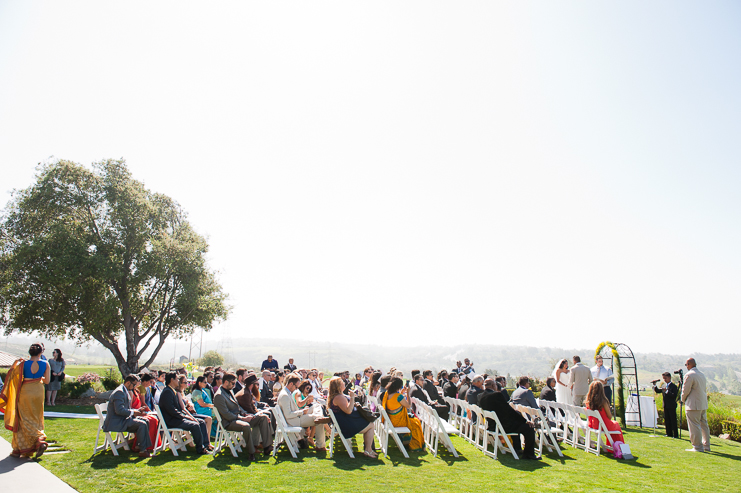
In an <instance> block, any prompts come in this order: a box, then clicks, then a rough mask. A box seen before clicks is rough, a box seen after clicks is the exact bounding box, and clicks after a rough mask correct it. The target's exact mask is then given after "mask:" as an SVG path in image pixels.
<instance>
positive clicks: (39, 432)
mask: <svg viewBox="0 0 741 493" xmlns="http://www.w3.org/2000/svg"><path fill="white" fill-rule="evenodd" d="M23 364H24V361H23V360H22V359H19V360H17V361H16V362H15V363H13V366H12V367H11V368H10V371H8V376H7V381H6V382H5V386H4V387H3V390H2V393H0V411H2V412H3V413H4V414H5V428H7V429H8V430H10V431H12V432H13V444H12V445H13V452H12V454H13V455H23V456H31V455H32V454H33V453H34V452H36V450H37V449H38V448H39V445H41V444H42V443H43V444H46V434H45V433H44V384H43V382H42V379H41V378H32V379H24V378H23Z"/></svg>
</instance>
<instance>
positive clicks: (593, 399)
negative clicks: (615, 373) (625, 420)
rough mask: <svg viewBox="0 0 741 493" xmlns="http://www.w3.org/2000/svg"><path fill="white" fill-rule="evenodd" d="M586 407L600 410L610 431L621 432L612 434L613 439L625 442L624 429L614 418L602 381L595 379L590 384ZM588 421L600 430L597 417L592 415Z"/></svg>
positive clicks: (593, 427)
mask: <svg viewBox="0 0 741 493" xmlns="http://www.w3.org/2000/svg"><path fill="white" fill-rule="evenodd" d="M584 407H586V408H587V409H591V410H592V411H598V412H599V415H600V416H601V417H602V421H604V423H605V426H607V429H608V430H609V431H619V432H620V434H614V435H612V439H613V441H615V442H616V443H617V442H620V443H625V439H624V438H623V433H622V430H621V429H620V424H619V423H618V422H617V421H613V420H612V413H611V412H610V401H608V400H607V396H606V395H605V389H604V386H603V385H602V382H597V381H595V382H592V384H591V385H590V386H589V393H588V394H587V398H586V399H585V400H584ZM587 422H588V424H589V427H590V428H592V429H595V430H599V421H598V420H597V418H595V417H592V416H590V417H589V419H588V420H587ZM613 453H614V452H613Z"/></svg>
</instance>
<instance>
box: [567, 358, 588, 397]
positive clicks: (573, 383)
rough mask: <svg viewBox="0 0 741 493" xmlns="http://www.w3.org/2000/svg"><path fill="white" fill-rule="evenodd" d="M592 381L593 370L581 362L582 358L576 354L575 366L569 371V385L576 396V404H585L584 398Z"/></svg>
mask: <svg viewBox="0 0 741 493" xmlns="http://www.w3.org/2000/svg"><path fill="white" fill-rule="evenodd" d="M591 383H592V371H591V370H590V369H589V368H588V367H586V366H584V365H582V364H581V358H580V357H579V356H574V366H572V367H571V371H570V372H569V387H570V388H571V392H572V395H573V396H574V405H575V406H583V405H584V399H585V398H586V397H587V394H588V393H589V384H591Z"/></svg>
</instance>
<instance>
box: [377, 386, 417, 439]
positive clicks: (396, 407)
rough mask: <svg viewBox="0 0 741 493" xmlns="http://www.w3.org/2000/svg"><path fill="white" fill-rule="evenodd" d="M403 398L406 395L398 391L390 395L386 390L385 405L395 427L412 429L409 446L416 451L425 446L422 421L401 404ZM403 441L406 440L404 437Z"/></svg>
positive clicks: (384, 395)
mask: <svg viewBox="0 0 741 493" xmlns="http://www.w3.org/2000/svg"><path fill="white" fill-rule="evenodd" d="M403 399H404V396H403V395H401V394H400V393H398V392H396V393H394V394H393V395H389V393H388V392H386V393H385V394H383V407H384V408H385V409H386V413H387V414H388V415H389V419H390V420H391V424H393V425H394V426H395V427H406V428H409V431H411V440H410V441H409V448H410V449H411V450H413V451H415V452H416V451H419V450H422V449H423V448H424V446H425V436H424V434H423V432H422V423H420V421H419V419H418V418H414V417H411V416H409V414H407V410H406V408H405V407H404V406H402V405H401V401H402V400H403ZM402 436H403V435H402ZM402 441H406V440H404V439H403V438H402Z"/></svg>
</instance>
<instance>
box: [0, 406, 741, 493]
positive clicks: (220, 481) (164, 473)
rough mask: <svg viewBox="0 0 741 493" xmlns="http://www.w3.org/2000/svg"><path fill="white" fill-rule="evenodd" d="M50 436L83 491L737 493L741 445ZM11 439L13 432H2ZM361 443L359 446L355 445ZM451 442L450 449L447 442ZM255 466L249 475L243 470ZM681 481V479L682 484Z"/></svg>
mask: <svg viewBox="0 0 741 493" xmlns="http://www.w3.org/2000/svg"><path fill="white" fill-rule="evenodd" d="M46 431H47V434H48V436H49V438H50V439H53V440H57V441H58V442H59V443H60V445H62V446H63V447H65V448H67V449H68V450H71V453H68V454H58V455H47V456H44V457H43V458H42V459H41V464H42V465H43V466H44V467H46V468H47V469H49V470H50V471H52V472H53V473H54V474H56V475H57V476H59V477H61V478H62V479H63V480H64V481H66V482H67V483H69V484H70V485H72V486H73V487H75V488H76V489H78V490H79V491H82V492H90V493H94V492H106V491H126V492H127V493H134V492H151V491H158V492H159V491H163V492H181V491H193V492H199V493H202V492H204V491H206V492H211V493H215V492H222V491H228V492H235V491H245V490H246V491H271V492H282V491H285V492H291V493H295V492H302V493H303V492H314V491H317V492H319V491H321V492H323V493H326V492H333V491H343V492H349V491H402V490H403V491H425V492H427V491H435V492H441V491H456V492H460V491H480V492H482V493H483V492H488V491H493V490H497V491H518V492H522V491H533V490H536V489H537V490H542V491H564V490H568V491H576V492H579V491H595V490H602V491H606V490H613V491H614V490H617V491H636V492H639V491H640V492H644V491H676V490H677V489H678V488H679V489H681V490H682V491H738V477H739V473H741V462H740V461H741V444H738V443H735V442H727V441H723V440H720V439H713V441H712V447H713V452H712V453H710V454H691V453H687V452H684V449H685V448H688V446H689V442H688V441H687V439H686V434H683V436H684V437H685V438H684V439H682V440H672V439H668V438H664V437H659V438H652V437H649V435H650V433H651V431H650V430H647V431H642V430H639V429H634V428H631V429H630V431H629V432H627V433H626V434H625V438H626V441H627V442H628V444H629V445H630V447H631V449H632V451H633V454H634V455H635V456H636V457H637V459H636V460H632V461H616V460H614V459H612V458H611V456H609V455H608V456H600V457H595V456H594V455H591V454H587V453H585V452H584V451H581V450H574V449H572V448H570V447H568V446H564V455H565V457H564V458H563V459H560V458H558V456H557V455H555V454H548V455H547V457H546V458H545V460H543V461H541V462H535V461H524V460H522V461H516V460H514V459H512V458H510V457H509V456H504V457H502V456H500V460H498V461H495V460H492V459H490V458H488V457H485V456H484V455H483V454H482V453H481V452H479V451H478V450H476V449H475V448H473V447H472V446H471V445H469V444H468V443H467V442H465V441H463V440H462V439H460V438H457V437H454V438H453V442H454V444H455V446H456V449H457V450H458V452H459V454H460V457H459V458H454V457H453V456H452V455H450V454H448V453H447V451H444V449H443V451H442V452H441V453H440V454H439V456H438V457H437V458H435V457H433V456H432V455H431V454H428V453H425V454H411V458H410V459H404V458H403V456H402V455H401V454H400V453H398V452H397V450H396V449H395V446H391V458H390V459H379V460H370V459H367V458H365V457H363V456H362V455H359V456H358V455H356V459H354V460H353V459H350V458H349V457H348V456H347V454H346V453H345V451H344V449H342V446H341V444H340V443H339V442H338V443H337V445H338V450H339V452H338V453H337V455H336V456H335V458H334V459H327V458H324V456H323V454H322V457H317V455H316V453H315V452H313V450H312V451H311V452H304V453H302V454H301V455H300V456H299V459H295V460H294V459H292V458H291V456H290V454H289V453H288V452H287V451H285V450H282V451H281V452H280V453H279V454H278V458H277V460H276V459H272V458H271V459H269V460H260V461H258V462H257V463H250V462H247V461H245V460H243V458H242V457H240V458H237V459H235V458H233V457H232V456H231V454H229V453H228V452H227V454H220V455H219V456H217V457H212V456H196V455H195V454H194V453H188V454H186V455H184V456H182V455H181V456H180V457H173V456H172V454H171V453H170V452H166V453H164V454H160V455H158V456H157V457H153V458H150V459H140V458H139V457H137V456H135V455H133V454H131V453H129V452H123V453H122V455H121V456H120V457H113V455H112V454H111V453H110V452H107V453H105V454H99V455H98V456H96V457H91V451H92V448H93V444H94V442H95V433H96V431H97V422H96V421H94V420H80V419H78V420H74V419H49V418H47V420H46ZM0 435H1V436H3V437H4V438H6V439H7V440H10V432H8V431H7V430H5V429H2V430H0ZM356 449H357V447H356ZM441 449H442V447H441ZM240 473H246V474H240ZM680 485H681V486H680Z"/></svg>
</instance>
